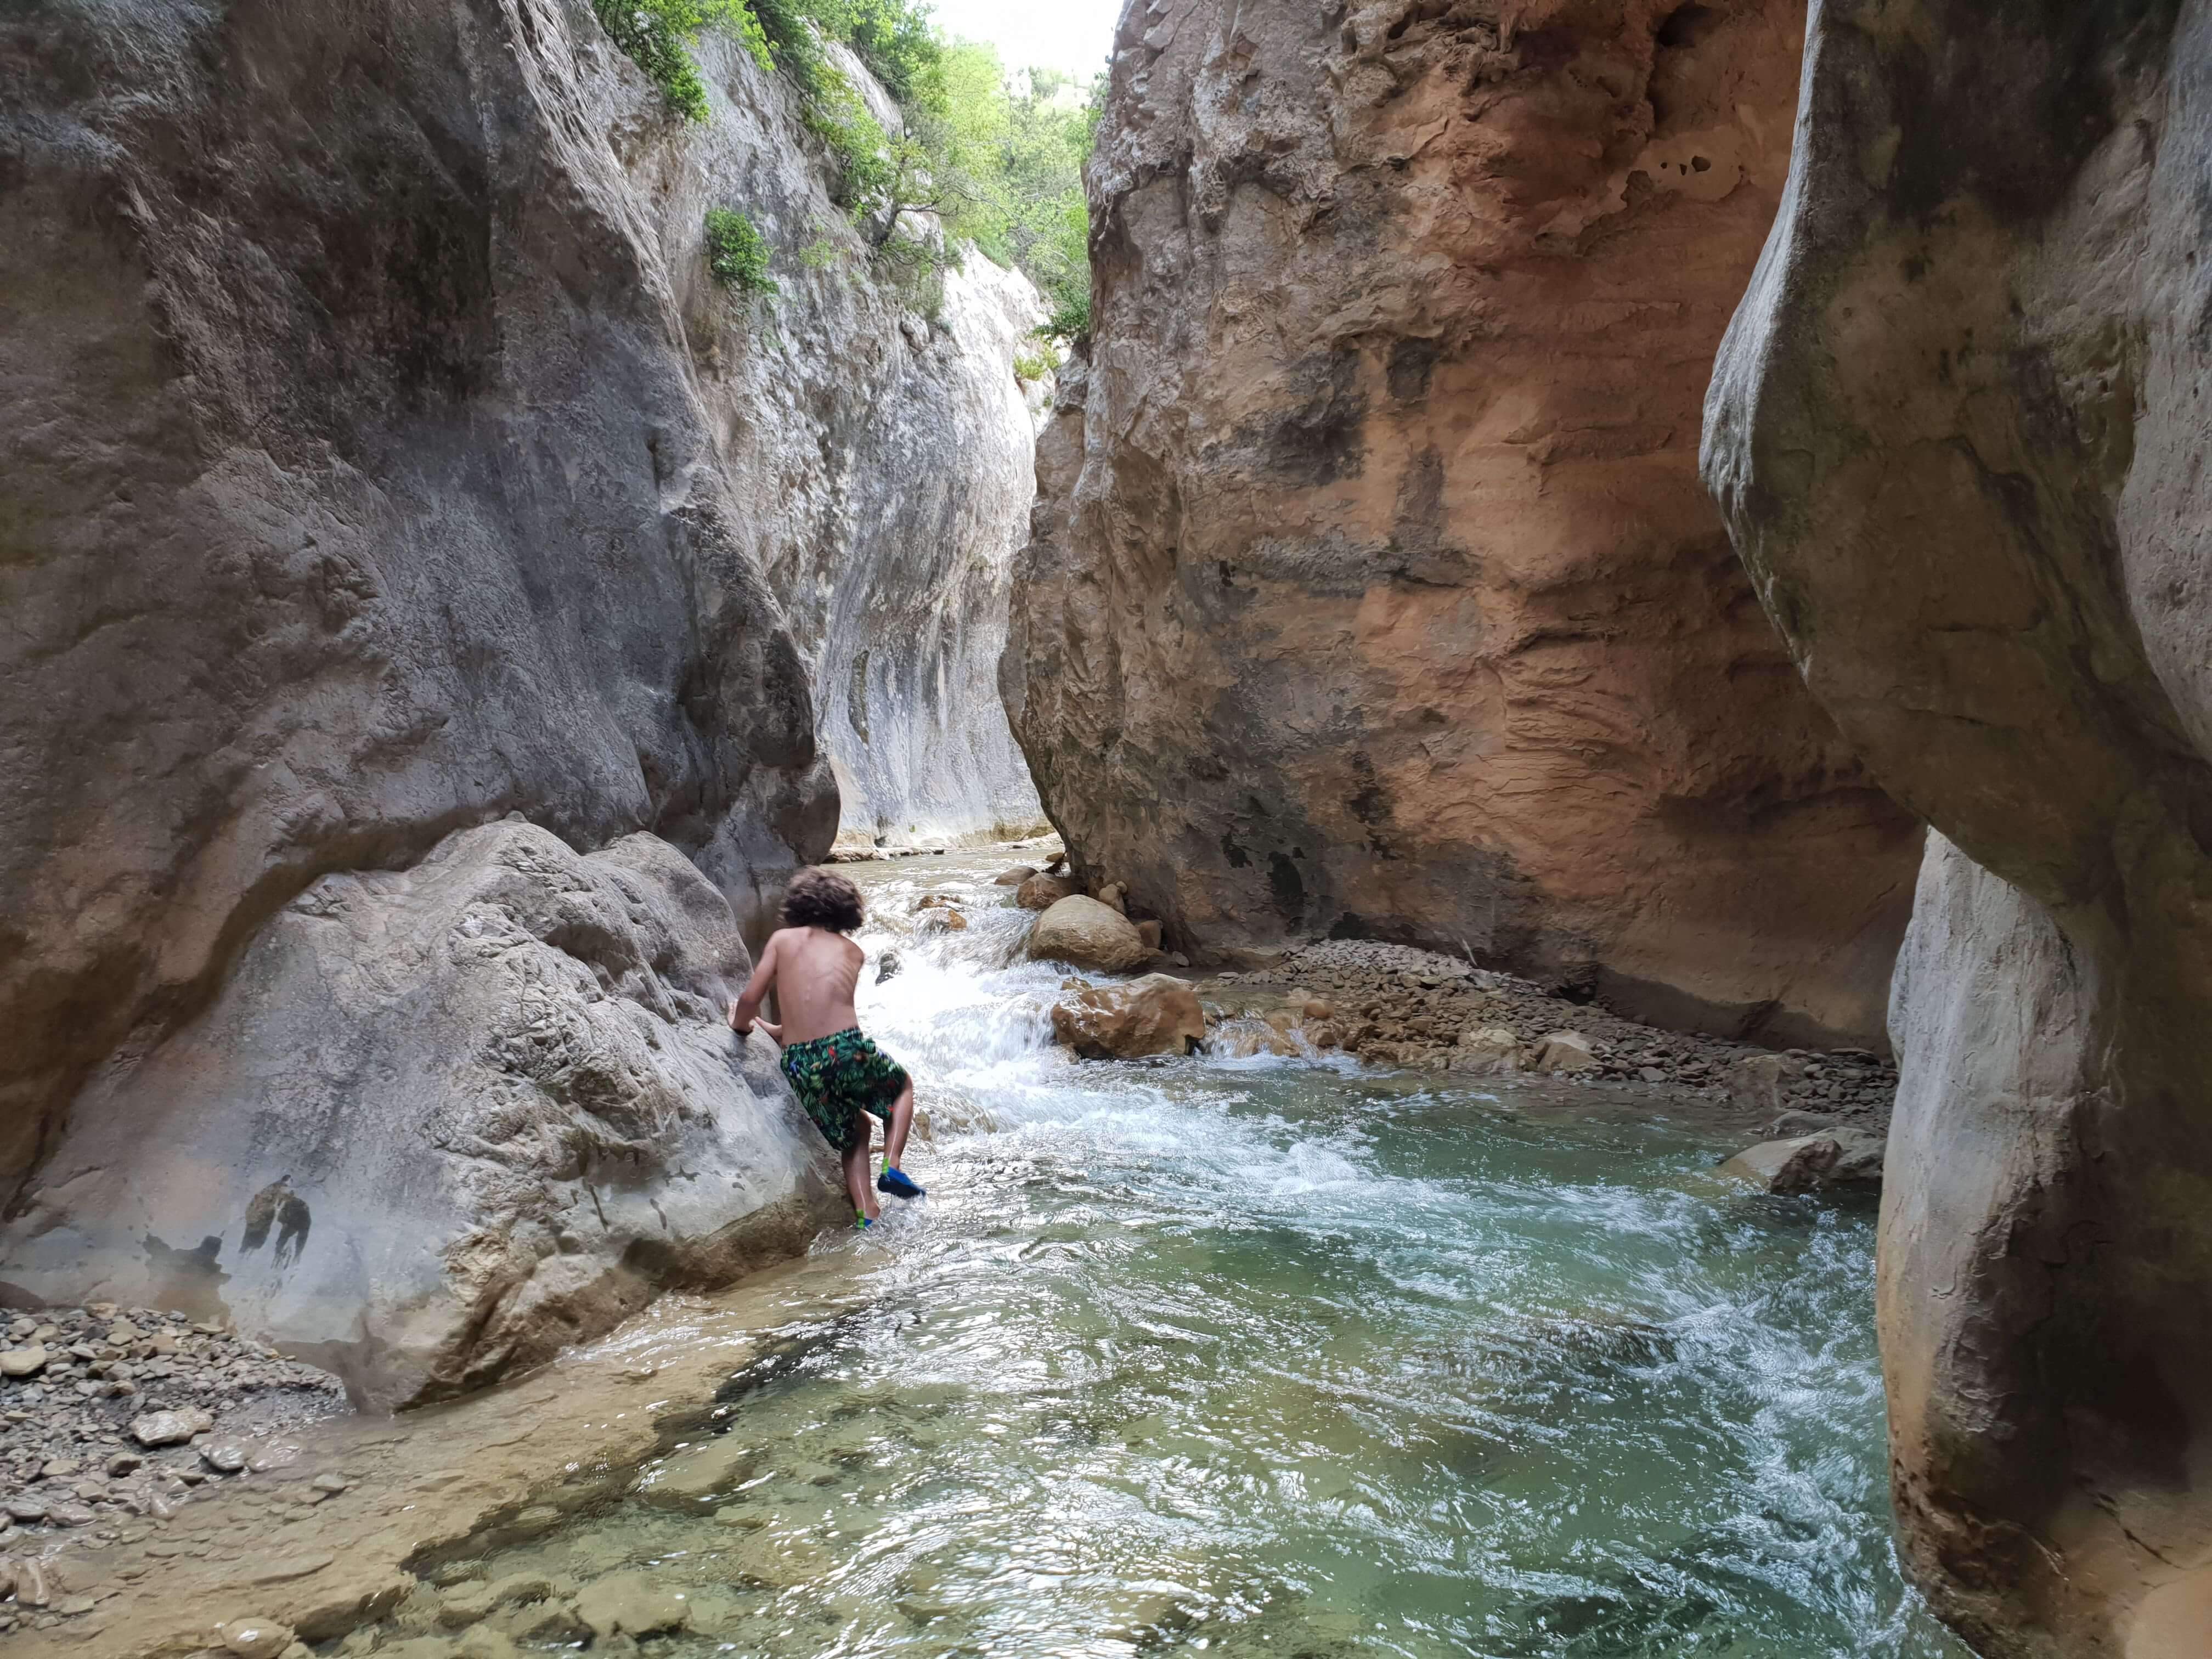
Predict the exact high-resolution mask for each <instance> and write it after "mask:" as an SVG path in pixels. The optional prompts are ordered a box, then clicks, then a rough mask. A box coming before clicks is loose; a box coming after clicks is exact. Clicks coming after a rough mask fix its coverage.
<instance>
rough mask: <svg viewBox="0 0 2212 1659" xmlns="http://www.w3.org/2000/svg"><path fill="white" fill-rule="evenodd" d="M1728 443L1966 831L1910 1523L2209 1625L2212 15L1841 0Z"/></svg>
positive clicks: (1936, 961) (1936, 1031)
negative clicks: (2211, 207)
mask: <svg viewBox="0 0 2212 1659" xmlns="http://www.w3.org/2000/svg"><path fill="white" fill-rule="evenodd" d="M1808 50H1809V61H1810V70H1809V72H1808V78H1807V82H1806V104H1805V108H1804V112H1803V115H1802V121H1801V125H1800V128H1799V139H1798V147H1797V154H1796V161H1795V163H1794V168H1793V175H1792V180H1791V186H1790V193H1789V197H1788V199H1787V202H1786V204H1785V206H1784V210H1783V212H1782V215H1781V216H1780V218H1779V220H1778V222H1777V224H1776V226H1775V229H1774V234H1773V237H1772V239H1771V241H1770V243H1769V245H1768V247H1767V251H1766V253H1765V258H1763V260H1762V261H1761V263H1760V265H1759V273H1758V276H1757V279H1756V281H1755V283H1753V287H1752V289H1751V291H1750V293H1749V295H1747V298H1746V300H1745V301H1744V303H1743V306H1742V307H1741V310H1740V312H1739V313H1738V314H1737V317H1736V320H1735V324H1734V325H1733V327H1732V329H1731V331H1730V332H1729V337H1728V341H1727V343H1726V346H1725V348H1724V349H1723V354H1722V358H1721V362H1720V368H1719V370H1718V373H1717V375H1716V377H1715V380H1714V385H1713V390H1712V396H1711V404H1710V405H1709V408H1708V428H1707V434H1706V459H1705V466H1706V476H1707V478H1708V480H1709V481H1710V483H1711V485H1712V487H1713V489H1714V490H1715V492H1716V494H1717V496H1718V498H1719V500H1720V501H1721V502H1722V503H1723V507H1724V508H1725V510H1726V512H1727V513H1728V515H1729V519H1730V520H1731V523H1732V526H1733V528H1734V532H1735V537H1736V540H1737V543H1738V545H1739V546H1740V547H1741V550H1742V551H1743V553H1744V555H1745V557H1746V559H1747V562H1749V564H1750V565H1751V567H1752V569H1753V574H1754V576H1755V579H1756V580H1757V582H1758V584H1759V588H1760V592H1761V596H1762V598H1763V599H1765V603H1766V605H1767V608H1768V610H1769V611H1771V614H1772V615H1773V617H1775V619H1776V621H1777V622H1778V623H1779V624H1780V625H1781V626H1782V628H1783V629H1784V632H1785V633H1786V634H1787V635H1789V637H1790V643H1791V646H1792V647H1793V649H1794V651H1795V652H1796V656H1797V659H1798V661H1799V665H1800V666H1801V667H1802V670H1803V671H1804V674H1805V677H1806V679H1807V681H1808V684H1810V686H1811V688H1812V690H1813V691H1814V695H1815V696H1818V697H1819V698H1820V701H1821V702H1823V703H1824V704H1825V705H1826V707H1827V708H1828V709H1829V710H1830V711H1831V712H1832V714H1834V715H1835V717H1836V719H1837V720H1838V722H1839V723H1840V724H1841V726H1843V728H1844V732H1846V734H1847V735H1848V736H1849V737H1850V738H1851V739H1852V741H1853V742H1854V743H1856V744H1858V745H1859V747H1860V748H1861V750H1863V753H1864V754H1865V755H1866V757H1868V760H1869V763H1870V765H1871V766H1872V768H1873V769H1874V770H1875V774H1876V775H1878V776H1879V777H1880V778H1881V781H1882V782H1883V783H1884V784H1885V785H1886V786H1887V787H1888V788H1889V789H1890V790H1892V791H1893V793H1895V794H1896V795H1897V796H1898V797H1899V799H1902V800H1904V801H1906V802H1908V803H1910V804H1911V805H1912V806H1914V807H1915V808H1917V810H1918V811H1921V812H1923V813H1924V814H1925V815H1926V816H1927V817H1928V818H1929V820H1930V821H1931V822H1932V823H1934V824H1935V825H1936V827H1937V829H1940V830H1941V831H1942V838H1940V839H1933V840H1932V841H1931V845H1930V848H1929V854H1928V857H1927V860H1926V863H1925V866H1924V867H1923V872H1922V876H1921V881H1920V888H1919V893H1918V896H1917V902H1916V906H1915V909H1914V915H1913V921H1912V926H1911V933H1910V935H1909V938H1908V939H1907V942H1906V945H1905V951H1904V954H1903V957H1902V958H1901V960H1900V963H1899V974H1898V978H1897V982H1896V989H1895V998H1894V1001H1893V1011H1892V1017H1891V1018H1892V1031H1893V1036H1894V1038H1895V1041H1896V1044H1897V1048H1898V1052H1899V1062H1900V1083H1899V1099H1898V1107H1897V1115H1896V1118H1895V1121H1894V1124H1893V1129H1892V1139H1891V1155H1890V1158H1889V1171H1890V1175H1889V1184H1888V1186H1887V1190H1886V1192H1885V1195H1884V1199H1883V1212H1882V1231H1881V1272H1880V1287H1879V1306H1880V1317H1881V1336H1882V1346H1883V1356H1884V1362H1885V1369H1886V1371H1887V1381H1888V1390H1889V1421H1890V1433H1891V1447H1892V1470H1893V1481H1894V1486H1895V1492H1896V1498H1897V1506H1898V1513H1899V1522H1900V1526H1901V1529H1902V1539H1903V1544H1904V1548H1905V1558H1906V1559H1907V1561H1908V1562H1909V1563H1910V1565H1911V1569H1912V1571H1913V1572H1914V1573H1915V1575H1916V1576H1917V1577H1918V1579H1919V1580H1920V1582H1921V1583H1923V1585H1924V1586H1926V1588H1927V1589H1928V1590H1929V1595H1930V1596H1931V1598H1932V1600H1933V1601H1934V1603H1935V1605H1936V1607H1937V1609H1938V1610H1939V1611H1940V1612H1941V1613H1942V1615H1943V1616H1944V1617H1945V1618H1946V1619H1948V1620H1949V1621H1951V1622H1952V1623H1953V1624H1954V1625H1956V1626H1959V1627H1960V1629H1961V1630H1963V1631H1964V1632H1966V1633H1967V1634H1968V1635H1969V1636H1970V1637H1971V1638H1972V1639H1973V1640H1974V1641H1975V1642H1976V1644H1978V1646H1979V1647H1980V1648H1981V1649H1982V1650H1983V1651H1984V1652H1986V1653H1989V1654H1991V1655H2008V1656H2031V1655H2032V1656H2056V1655H2060V1654H2066V1655H2077V1654H2106V1655H2113V1656H2124V1659H2181V1656H2185V1655H2197V1654H2202V1653H2203V1652H2204V1651H2205V1650H2206V1647H2205V1643H2206V1639H2207V1638H2206V1632H2208V1631H2212V1112H2208V1111H2207V1109H2206V1105H2205V1078H2206V1076H2207V1073H2208V1072H2212V1036H2208V1031H2212V1024H2209V1023H2208V1021H2207V1018H2206V1009H2207V1006H2208V1004H2212V653H2208V652H2207V650H2206V641H2207V638H2208V635H2212V587H2208V585H2207V578H2206V568H2207V563H2206V557H2207V535H2208V528H2207V527H2208V526H2212V484H2208V482H2207V477H2206V474H2205V471H2204V466H2203V448H2204V437H2205V431H2206V419H2207V416H2206V410H2207V404H2206V400H2205V396H2204V392H2205V388H2206V386H2207V385H2208V383H2212V356H2208V354H2212V336H2209V335H2208V332H2207V329H2206V323H2205V319H2206V318H2207V316H2208V315H2212V262H2207V261H2205V260H2204V258H2203V244H2204V240H2205V232H2206V228H2207V217H2206V198H2205V194H2204V183H2203V181H2204V179H2205V178H2206V176H2207V173H2208V169H2212V13H2208V12H2207V10H2206V9H2205V8H2204V7H2203V6H2202V5H2188V6H2183V5H2179V4H2178V3H2142V4H2130V5H2115V6H2062V5H2057V4H2038V5H2030V6H2015V7H1988V6H1978V5H1968V4H1966V3H1963V0H1905V3H1895V0H1883V3H1874V0H1824V3H1822V4H1820V6H1818V7H1816V9H1815V11H1814V23H1813V28H1812V34H1811V39H1810V42H1809V48H1808Z"/></svg>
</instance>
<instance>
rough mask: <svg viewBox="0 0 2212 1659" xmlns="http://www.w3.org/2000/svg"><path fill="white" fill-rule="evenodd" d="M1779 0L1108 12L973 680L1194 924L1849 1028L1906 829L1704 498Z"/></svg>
mask: <svg viewBox="0 0 2212 1659" xmlns="http://www.w3.org/2000/svg"><path fill="white" fill-rule="evenodd" d="M1801 35H1802V6H1801V5H1797V4H1793V3H1786V0H1723V3H1715V4H1709V5H1704V4H1690V5H1677V4H1662V3H1654V0H1535V3H1522V4H1513V5H1508V4H1504V3H1500V0H1488V3H1465V0H1462V3H1457V4H1443V3H1435V0H1423V3H1413V0H1390V3H1369V4H1364V5H1352V6H1349V7H1345V8H1337V9H1329V8H1321V7H1316V6H1312V5H1310V4H1304V3H1295V0H1276V3H1271V4H1258V5H1255V4H1250V3H1244V4H1237V5H1231V4H1228V3H1226V0H1137V3H1134V4H1133V5H1132V6H1131V7H1130V9H1129V10H1128V11H1127V13H1126V14H1125V15H1124V17H1123V19H1122V23H1121V36H1120V40H1119V41H1118V43H1117V49H1116V56H1115V70H1114V80H1113V88H1112V94H1111V97H1110V100H1109V106H1108V109H1107V112H1106V116H1105V119H1104V122H1103V125H1102V127H1101V132H1100V142H1099V148H1098V151H1097V156H1096V159H1095V160H1094V162H1093V165H1092V171H1091V197H1092V210H1093V224H1094V229H1093V234H1092V253H1093V265H1094V270H1095V272H1096V283H1097V288H1096V315H1095V332H1094V335H1093V338H1092V342H1091V351H1090V361H1089V364H1088V368H1087V373H1086V372H1085V371H1084V369H1083V368H1082V366H1080V365H1079V366H1078V368H1077V371H1076V372H1075V373H1073V374H1070V375H1069V376H1067V377H1066V382H1065V384H1064V387H1063V392H1062V397H1061V401H1060V406H1059V408H1058V410H1056V412H1055V416H1054V422H1053V424H1052V425H1051V427H1050V428H1048V431H1047V433H1046V435H1045V436H1044V438H1043V440H1042V445H1041V452H1040V458H1039V479H1040V486H1041V499H1040V502H1039V505H1038V507H1037V510H1036V517H1035V520H1034V526H1033V539H1032V545H1031V547H1030V550H1029V551H1028V553H1027V554H1026V555H1025V556H1024V563H1023V566H1022V568H1020V570H1019V571H1018V589H1017V593H1016V598H1015V616H1014V627H1013V634H1012V642H1011V644H1010V646H1009V649H1008V653H1007V657H1006V663H1005V665H1004V667H1003V669H1002V673H1001V683H1002V687H1003V689H1004V690H1005V693H1006V699H1007V702H1008V707H1009V710H1010V713H1011V714H1012V716H1013V720H1014V724H1015V729H1016V732H1017V735H1018V738H1020V740H1021V742H1022V744H1023V746H1024V749H1025V750H1026V751H1027V753H1028V756H1029V758H1030V765H1031V769H1032V770H1033V771H1034V773H1035V774H1036V779H1037V782H1038V785H1039V787H1040V791H1041V793H1042V796H1043V798H1044V800H1045V802H1046V805H1047V807H1048V811H1050V813H1051V814H1052V816H1053V817H1054V822H1055V823H1057V824H1058V825H1059V826H1060V829H1062V830H1063V832H1064V833H1065V834H1066V837H1067V841H1068V845H1069V848H1070V850H1071V853H1072V854H1073V855H1074V857H1075V858H1076V860H1077V861H1078V864H1079V866H1080V867H1081V868H1082V869H1083V871H1084V872H1085V874H1086V875H1088V876H1089V877H1090V878H1092V879H1094V880H1103V879H1113V880H1121V881H1124V882H1127V883H1128V884H1130V888H1131V896H1132V900H1133V905H1134V906H1135V907H1136V908H1138V909H1139V911H1140V912H1143V911H1149V912H1151V913H1153V914H1157V915H1158V916H1160V917H1161V918H1162V919H1163V920H1164V921H1165V922H1166V923H1167V931H1168V934H1169V939H1170V945H1177V946H1180V947H1182V948H1183V949H1185V950H1187V951H1191V952H1192V953H1193V954H1194V955H1195V956H1200V957H1205V956H1231V955H1235V954H1237V953H1238V952H1240V951H1265V950H1267V949H1270V948H1273V947H1277V946H1279V945H1283V944H1285V943H1286V942H1289V941H1292V940H1296V939H1303V938H1308V937H1311V936H1315V935H1319V934H1326V933H1331V932H1337V933H1358V934H1363V935H1373V936H1377V937H1383V938H1389V939H1402V940H1406V941H1408V942H1413V943H1419V944H1425V945H1432V946H1437V947H1440V948H1443V949H1446V950H1450V951H1460V950H1462V949H1464V950H1467V951H1471V952H1472V953H1474V955H1475V956H1477V957H1480V958H1482V959H1484V960H1486V961H1488V962H1495V963H1507V964H1510V965H1513V966H1516V967H1518V968H1521V969H1528V970H1534V971H1536V972H1538V973H1540V974H1542V975H1547V976H1549V977H1553V978H1556V979H1559V980H1561V981H1565V982H1567V983H1569V984H1579V985H1582V986H1583V987H1588V988H1589V989H1591V990H1594V991H1596V992H1598V993H1600V994H1604V995H1606V996H1607V999H1608V1000H1613V1001H1614V1002H1615V1003H1616V1004H1618V1005H1620V1006H1624V1007H1625V1008H1626V1009H1628V1010H1630V1011H1632V1012H1638V1013H1641V1014H1644V1015H1647V1016H1650V1017H1653V1018H1659V1019H1661V1020H1663V1021H1667V1022H1669V1023H1674V1024H1684V1025H1690V1026H1698V1027H1704V1028H1706V1029H1711V1030H1721V1031H1723V1032H1726V1033H1729V1034H1730V1035H1742V1036H1763V1037H1766V1038H1769V1039H1777V1040H1790V1041H1797V1040H1804V1039H1821V1038H1831V1039H1842V1040H1847V1041H1851V1042H1861V1043H1865V1044H1869V1045H1879V1044H1880V1043H1881V1025H1882V1015H1881V1006H1882V998H1883V994H1884V988H1885V987H1886V985H1887V979H1888V975H1889V969H1890V965H1891V962H1892V960H1893V955H1894V952H1895V949H1896V945H1897V941H1898V938H1899V933H1900V931H1901V929H1902V927H1903V925H1904V921H1905V913H1906V910H1907V908H1908V906H1909V902H1910V893H1911V872H1912V870H1913V867H1914V865H1915V862H1916V860H1917V852H1918V846H1919V836H1918V832H1917V829H1916V828H1915V826H1914V824H1913V823H1912V822H1911V820H1910V819H1908V818H1907V817H1906V816H1905V814H1904V813H1902V812H1901V811H1899V810H1898V809H1897V808H1896V807H1894V806H1893V805H1891V804H1890V802H1889V801H1888V800H1887V799H1886V798H1885V797H1883V796H1882V795H1881V793H1879V792H1877V791H1876V790H1875V788H1874V787H1872V786H1871V785H1870V784H1869V781H1868V780H1867V778H1866V776H1865V775H1864V774H1863V772H1862V771H1861V770H1860V769H1859V767H1858V766H1857V763H1856V762H1855V761H1854V760H1853V759H1852V757H1851V756H1850V752H1849V751H1848V750H1847V749H1846V748H1845V746H1844V744H1842V743H1841V742H1840V741H1839V739H1838V737H1837V735H1836V733H1835V732H1834V730H1833V728H1832V726H1831V725H1830V724H1829V722H1828V721H1827V720H1826V718H1825V717H1824V716H1823V715H1822V714H1820V713H1819V712H1818V711H1817V710H1816V709H1815V708H1814V706H1813V704H1812V702H1811V701H1810V699H1809V698H1808V696H1806V695H1805V692H1804V690H1803V688H1802V685H1801V684H1800V683H1799V681H1798V679H1797V677H1796V673H1795V672H1794V671H1793V670H1792V667H1791V665H1790V660H1789V658H1788V656H1787V655H1786V653H1784V650H1783V648H1782V647H1781V644H1780V642H1779V641H1778V639H1777V637H1776V635H1775V634H1774V631H1773V629H1772V628H1771V625H1770V624H1769V623H1768V622H1767V620H1766V619H1765V617H1764V616H1763V615H1762V614H1761V613H1760V611H1759V607H1758V604H1757V602H1756V600H1755V599H1754V598H1753V593H1752V590H1751V587H1750V585H1749V583H1748V582H1747V580H1746V579H1745V577H1744V575H1743V574H1742V572H1741V569H1740V568H1739V567H1738V564H1737V562H1736V560H1735V556H1734V555H1733V553H1732V552H1731V550H1730V549H1729V544H1728V541H1727V539H1726V537H1725V535H1724V534H1723V530H1722V527H1721V524H1720V521H1719V520H1718V518H1717V514H1716V513H1715V512H1714V510H1713V508H1712V507H1711V504H1710V503H1709V502H1708V501H1707V500H1706V499H1705V495H1703V493H1702V491H1701V489H1699V483H1698V478H1697V447H1698V435H1699V405H1700V400H1701V398H1702V397H1703V395H1704V392H1705V386H1706V383H1707V380H1708V378H1709V374H1710V369H1711V362H1712V356H1713V352H1714V349H1715V347H1716V345H1717V343H1718V341H1719V339H1720V337H1721V334H1722V331H1723V327H1724V325H1726V322H1727V320H1728V317H1729V312H1730V310H1731V309H1732V307H1734V305H1735V301H1736V298H1737V296H1738V295H1740V294H1741V292H1742V291H1743V288H1744V285H1745V283H1746V282H1747V279H1748V278H1749V276H1750V274H1751V271H1752V268H1753V263H1754V262H1755V260H1756V258H1757V257H1758V252H1759V244H1760V240H1761V239H1762V238H1763V237H1764V235H1765V232H1766V229H1767V227H1768V225H1769V223H1770V222H1771V220H1772V218H1773V216H1774V213H1775V208H1776V204H1777V201H1778V197H1779V193H1780V190H1781V186H1782V182H1783V178H1784V172H1785V168H1786V166H1787V162H1788V159H1789V149H1790V125H1791V112H1792V109H1793V107H1794V101H1795V95H1796V82H1797V76H1798V67H1799V53H1800V46H1801Z"/></svg>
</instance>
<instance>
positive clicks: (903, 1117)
mask: <svg viewBox="0 0 2212 1659" xmlns="http://www.w3.org/2000/svg"><path fill="white" fill-rule="evenodd" d="M912 1127H914V1079H912V1078H908V1079H907V1084H906V1087H905V1088H903V1089H902V1090H900V1091H899V1096H898V1098H897V1099H896V1100H895V1101H893V1102H891V1115H890V1117H888V1118H886V1119H885V1120H884V1163H885V1164H888V1165H889V1166H890V1168H892V1169H894V1170H896V1169H900V1168H902V1167H903V1166H902V1164H900V1163H899V1158H900V1157H901V1155H902V1154H903V1153H904V1152H905V1151H906V1132H907V1131H908V1129H911V1128H912Z"/></svg>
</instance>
